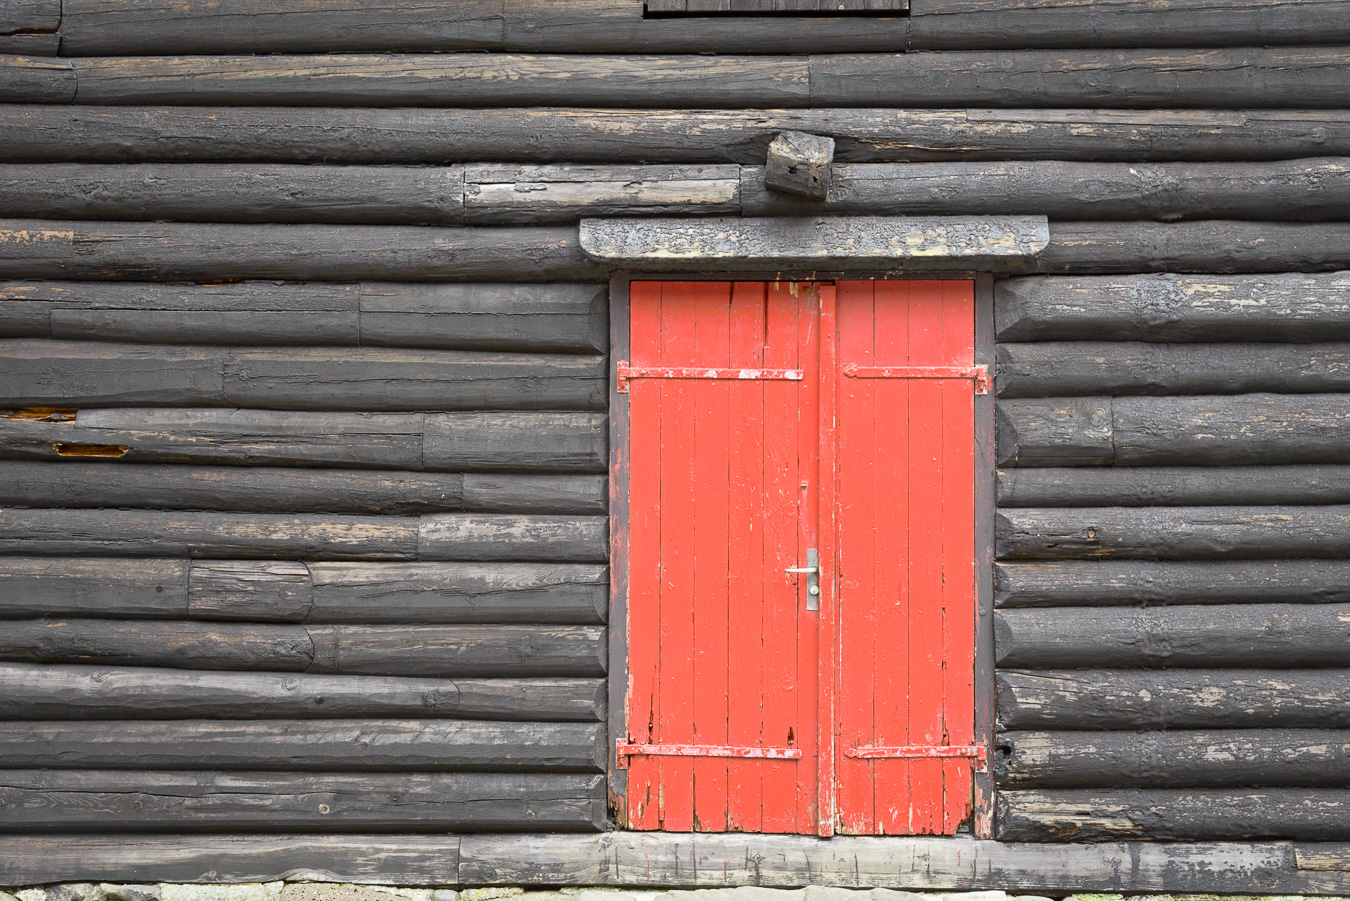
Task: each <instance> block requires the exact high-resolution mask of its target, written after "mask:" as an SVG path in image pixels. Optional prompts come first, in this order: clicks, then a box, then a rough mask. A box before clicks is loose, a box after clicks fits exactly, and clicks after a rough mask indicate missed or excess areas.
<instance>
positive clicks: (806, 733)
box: [788, 282, 821, 833]
mask: <svg viewBox="0 0 1350 901" xmlns="http://www.w3.org/2000/svg"><path fill="white" fill-rule="evenodd" d="M788 295H789V296H790V297H791V296H795V297H796V298H797V309H798V311H799V312H798V320H797V347H798V351H797V353H798V366H799V368H800V369H801V370H802V373H803V379H802V381H800V382H798V383H797V392H798V397H799V400H798V407H797V409H798V416H799V419H800V423H801V426H800V431H799V434H798V443H797V465H798V471H797V480H798V481H797V488H798V495H797V496H798V498H799V501H798V508H797V511H796V524H797V536H798V539H797V547H798V556H797V560H796V562H795V563H793V564H789V565H792V566H797V567H803V566H805V565H806V564H807V562H808V559H809V558H808V556H807V552H808V551H809V549H811V548H815V549H816V550H817V552H819V550H820V544H821V542H820V524H819V523H820V352H819V347H820V337H821V335H820V320H821V316H820V313H821V297H820V288H819V286H817V285H812V284H803V283H800V282H797V283H790V284H789V285H788ZM793 581H794V584H795V587H796V599H797V603H796V606H795V613H796V618H795V622H794V624H793V627H794V628H795V629H796V632H797V682H798V686H799V690H798V693H797V730H796V733H795V738H796V744H797V746H798V747H799V748H801V751H802V759H801V760H800V761H798V762H797V763H796V764H795V769H796V771H797V825H796V827H795V831H798V832H808V833H809V832H815V831H816V830H817V823H818V822H819V819H820V790H819V788H820V787H819V783H818V780H817V770H818V761H819V751H818V748H819V744H818V741H817V738H818V736H817V733H818V731H819V730H818V723H819V716H820V700H821V691H820V613H819V612H818V611H815V610H811V609H810V608H811V607H812V606H813V605H812V604H811V603H810V595H809V594H808V591H807V586H808V585H809V584H810V581H811V580H810V578H809V577H808V576H807V575H805V574H802V575H798V576H797V577H796V578H795V579H794V580H793Z"/></svg>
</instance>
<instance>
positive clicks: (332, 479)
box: [0, 458, 608, 516]
mask: <svg viewBox="0 0 1350 901" xmlns="http://www.w3.org/2000/svg"><path fill="white" fill-rule="evenodd" d="M605 483H606V479H605V477H604V476H599V475H523V474H518V473H500V474H491V473H419V472H395V473H389V472H366V471H361V470H350V469H297V468H287V467H263V466H253V467H248V468H246V469H245V468H241V467H237V466H172V465H159V464H141V465H131V464H126V463H109V462H84V461H83V460H80V459H78V458H71V459H67V460H62V461H60V462H45V461H26V460H4V461H0V504H2V505H9V506H17V507H66V508H82V507H119V508H123V509H127V508H149V509H159V510H217V511H222V512H244V513H267V512H273V511H277V510H285V511H286V512H289V513H351V514H366V515H399V516H408V515H417V514H425V513H445V512H452V511H469V512H481V513H571V514H596V515H599V514H603V513H604V512H605V509H606V505H607V500H608V492H607V489H606V484H605Z"/></svg>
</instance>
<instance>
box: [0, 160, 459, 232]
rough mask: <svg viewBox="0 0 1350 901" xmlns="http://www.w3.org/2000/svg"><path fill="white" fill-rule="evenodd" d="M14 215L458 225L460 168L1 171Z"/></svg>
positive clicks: (63, 166)
mask: <svg viewBox="0 0 1350 901" xmlns="http://www.w3.org/2000/svg"><path fill="white" fill-rule="evenodd" d="M0 198H2V199H3V203H4V206H5V209H6V211H7V212H6V214H7V215H10V216H33V217H36V218H41V219H122V220H139V219H152V220H164V219H178V220H185V221H188V222H335V223H344V222H345V223H354V224H367V225H382V224H383V225H390V224H392V225H405V224H407V225H462V224H463V223H464V171H463V168H462V167H458V166H455V167H444V166H440V167H436V168H418V169H412V168H400V167H396V166H297V165H267V166H257V165H218V166H188V165H163V164H159V165H155V166H136V165H131V166H107V165H88V164H80V165H73V164H67V163H57V164H53V165H9V166H0Z"/></svg>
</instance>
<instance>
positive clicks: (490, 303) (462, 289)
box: [360, 282, 609, 353]
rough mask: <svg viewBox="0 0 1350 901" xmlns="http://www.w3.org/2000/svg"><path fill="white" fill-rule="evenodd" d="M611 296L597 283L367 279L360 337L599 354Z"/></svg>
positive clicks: (605, 344)
mask: <svg viewBox="0 0 1350 901" xmlns="http://www.w3.org/2000/svg"><path fill="white" fill-rule="evenodd" d="M608 299H609V294H608V292H607V291H606V290H605V288H604V287H603V286H599V285H568V284H549V285H514V284H480V285H473V284H469V285H456V284H434V285H421V284H414V283H407V282H399V283H388V282H386V283H380V282H366V283H363V284H362V285H361V323H360V325H361V343H362V344H372V345H387V346H391V347H443V348H462V349H465V350H530V351H564V352H572V353H576V352H582V353H589V352H593V351H598V352H601V353H603V352H604V351H606V350H608V349H609V306H608Z"/></svg>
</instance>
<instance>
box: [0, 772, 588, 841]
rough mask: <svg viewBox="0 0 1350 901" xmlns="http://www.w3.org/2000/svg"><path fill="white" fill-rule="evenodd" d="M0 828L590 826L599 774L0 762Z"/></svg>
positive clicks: (405, 829)
mask: <svg viewBox="0 0 1350 901" xmlns="http://www.w3.org/2000/svg"><path fill="white" fill-rule="evenodd" d="M0 797H3V798H4V799H5V804H4V805H3V807H0V831H5V832H10V833H15V832H18V833H33V832H91V831H93V832H97V831H100V830H101V829H103V828H106V827H107V826H109V825H111V824H116V826H117V828H118V829H119V830H120V831H123V832H155V831H162V830H164V829H165V828H171V829H174V830H180V831H182V830H195V831H208V830H216V831H220V830H229V829H238V830H243V831H263V832H287V831H295V830H297V829H299V830H304V829H332V830H341V831H359V830H375V831H400V832H416V831H417V830H419V829H422V830H438V831H446V830H456V831H473V830H500V829H519V828H522V827H525V826H529V827H531V828H544V829H549V830H550V831H559V832H565V831H595V830H597V829H599V828H600V826H601V824H602V823H603V822H604V809H605V793H604V777H603V776H593V775H583V774H562V773H557V774H554V773H549V774H540V775H535V774H517V773H509V774H508V773H491V774H490V773H471V774H462V773H434V774H433V773H360V774H356V773H322V774H312V773H294V772H287V773H212V772H200V773H196V772H185V771H171V770H160V771H155V772H134V771H132V772H121V771H116V770H17V769H16V770H4V771H0Z"/></svg>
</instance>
